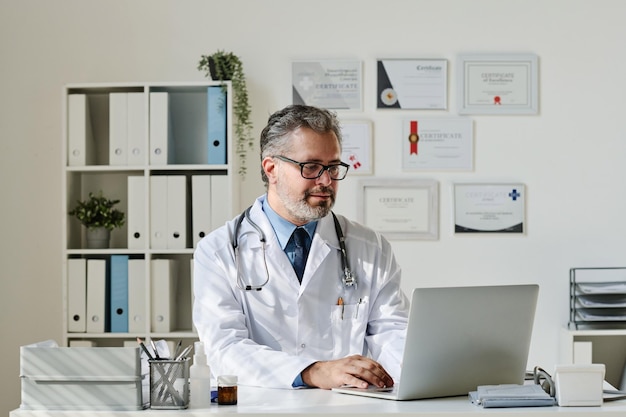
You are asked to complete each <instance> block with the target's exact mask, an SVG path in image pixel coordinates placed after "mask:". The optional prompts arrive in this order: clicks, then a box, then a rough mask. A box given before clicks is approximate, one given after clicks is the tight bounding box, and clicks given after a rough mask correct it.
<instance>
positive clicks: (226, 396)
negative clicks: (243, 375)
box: [217, 375, 237, 405]
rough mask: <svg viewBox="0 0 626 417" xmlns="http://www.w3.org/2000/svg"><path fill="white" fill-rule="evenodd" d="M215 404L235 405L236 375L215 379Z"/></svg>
mask: <svg viewBox="0 0 626 417" xmlns="http://www.w3.org/2000/svg"><path fill="white" fill-rule="evenodd" d="M217 403H218V404H219V405H235V404H237V375H220V376H218V377H217Z"/></svg>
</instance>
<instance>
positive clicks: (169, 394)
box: [148, 358, 190, 410]
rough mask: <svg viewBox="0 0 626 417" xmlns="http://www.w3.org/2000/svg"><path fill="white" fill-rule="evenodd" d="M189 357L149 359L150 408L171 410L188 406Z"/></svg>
mask: <svg viewBox="0 0 626 417" xmlns="http://www.w3.org/2000/svg"><path fill="white" fill-rule="evenodd" d="M189 362H190V359H189V358H185V359H181V360H157V359H154V360H149V361H148V363H149V364H150V408H154V409H162V410H173V409H182V408H187V407H189Z"/></svg>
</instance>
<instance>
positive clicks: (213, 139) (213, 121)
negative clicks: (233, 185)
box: [207, 85, 226, 164]
mask: <svg viewBox="0 0 626 417" xmlns="http://www.w3.org/2000/svg"><path fill="white" fill-rule="evenodd" d="M207 108H208V112H207V113H208V114H207V117H208V119H207V123H208V141H209V143H208V153H209V155H208V162H209V164H226V92H224V91H222V87H220V86H218V85H216V86H211V87H208V88H207Z"/></svg>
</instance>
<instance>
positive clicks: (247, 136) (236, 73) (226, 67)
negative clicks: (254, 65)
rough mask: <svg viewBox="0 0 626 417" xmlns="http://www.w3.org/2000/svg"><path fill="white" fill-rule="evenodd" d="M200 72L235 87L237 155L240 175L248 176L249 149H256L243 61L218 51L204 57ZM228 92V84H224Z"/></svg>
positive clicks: (234, 111)
mask: <svg viewBox="0 0 626 417" xmlns="http://www.w3.org/2000/svg"><path fill="white" fill-rule="evenodd" d="M198 70H200V71H204V72H205V75H206V76H207V77H211V79H212V80H214V81H220V82H222V81H231V84H232V87H233V113H234V116H235V120H234V125H235V137H236V139H237V143H236V146H235V153H236V154H237V156H238V157H239V175H241V176H242V177H245V175H246V156H247V154H246V153H247V151H248V149H251V148H253V147H254V138H253V137H252V121H251V120H250V115H251V110H250V104H249V102H248V89H247V86H246V76H245V74H244V72H243V64H242V62H241V59H239V57H238V56H237V55H235V54H233V53H232V52H225V51H222V50H218V51H217V52H215V53H213V54H211V55H202V56H201V58H200V62H199V63H198ZM222 90H223V91H224V92H226V84H223V83H222Z"/></svg>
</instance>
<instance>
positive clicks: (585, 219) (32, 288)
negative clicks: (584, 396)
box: [0, 0, 626, 414]
mask: <svg viewBox="0 0 626 417" xmlns="http://www.w3.org/2000/svg"><path fill="white" fill-rule="evenodd" d="M625 13H626V3H624V2H622V1H620V0H602V1H585V0H552V1H549V2H548V1H543V0H474V1H468V0H387V1H376V0H358V1H356V0H355V1H347V0H344V1H336V0H317V1H313V2H304V1H297V0H296V1H293V0H231V1H226V0H224V1H218V0H196V1H191V0H183V1H179V0H177V1H174V0H171V1H167V0H134V1H128V0H127V1H114V2H112V1H107V2H105V1H94V0H90V1H89V0H64V1H55V2H50V1H47V0H23V1H3V2H1V3H0V53H1V55H0V87H1V88H0V92H1V94H0V195H1V196H2V220H1V223H0V224H1V225H2V228H1V231H2V240H1V241H0V242H1V243H0V265H1V266H2V269H1V272H0V306H1V307H0V308H1V310H0V313H1V314H0V331H1V332H2V333H1V334H2V341H3V343H2V344H1V345H0V369H2V371H3V372H2V374H3V378H2V380H0V408H2V410H0V413H1V412H5V414H6V412H8V410H10V409H13V408H16V407H17V406H18V405H19V401H20V399H19V378H18V375H19V349H18V347H19V346H20V345H23V344H27V343H31V342H35V341H39V340H44V339H56V340H60V338H61V320H63V317H62V306H61V296H62V294H61V276H60V275H61V258H60V255H61V241H60V239H61V230H60V221H59V219H60V216H63V215H64V214H63V213H64V210H65V208H64V207H63V204H62V202H61V198H60V195H59V191H60V189H61V179H62V175H61V166H62V164H63V160H62V155H61V143H60V140H61V91H62V86H63V85H64V84H66V83H79V82H124V81H144V80H147V81H188V80H189V81H194V80H195V81H199V80H202V79H204V77H203V74H201V73H200V72H198V71H197V70H196V65H197V61H198V59H199V57H200V55H201V54H206V53H210V52H213V51H214V50H216V49H226V50H232V51H235V52H236V53H237V54H239V55H240V56H241V58H242V59H243V61H244V64H245V69H246V72H247V75H248V82H249V88H250V96H251V100H252V106H253V118H254V124H255V131H256V132H257V134H258V131H259V130H260V129H261V127H262V126H263V124H264V122H265V120H266V119H267V116H268V115H269V114H270V113H271V112H273V111H274V110H277V109H278V108H280V107H282V106H284V105H286V104H289V103H290V100H291V96H290V93H291V89H290V83H289V80H290V62H291V60H294V59H325V58H348V59H358V60H362V61H363V63H364V79H365V82H364V96H365V103H364V111H363V112H362V113H354V112H353V113H348V114H345V113H342V114H341V116H342V117H344V116H345V117H351V118H354V117H363V118H368V119H370V120H372V122H373V123H374V127H375V147H374V148H375V149H374V151H375V173H376V176H379V177H403V178H404V177H411V178H413V177H427V178H435V179H437V180H438V181H439V182H440V192H441V198H440V216H441V222H440V228H441V233H440V238H439V240H437V241H434V242H429V241H409V242H400V241H394V242H393V246H394V249H395V250H396V254H397V257H398V260H399V262H400V263H401V265H402V266H403V270H404V279H405V281H404V287H405V289H406V290H407V291H409V290H410V288H412V287H414V286H435V285H446V286H447V285H458V284H470V285H473V284H485V283H520V282H536V283H539V284H540V285H541V295H540V300H539V306H538V317H537V320H536V323H535V331H534V335H533V342H532V346H531V355H530V361H529V363H530V364H531V365H534V364H540V365H542V366H544V367H547V368H550V367H552V366H553V364H555V363H557V362H558V361H559V350H560V347H559V332H560V329H562V328H563V327H564V326H565V325H566V323H567V319H568V304H567V302H568V301H567V300H568V299H567V297H568V270H569V268H570V267H574V266H616V265H622V264H623V263H624V262H623V259H622V258H623V256H624V253H623V252H624V244H625V239H626V238H625V236H626V233H625V232H626V230H625V229H626V222H625V221H624V214H623V213H625V212H626V197H625V196H624V192H623V191H624V189H625V184H624V182H625V178H626V176H625V175H624V165H623V160H624V159H625V158H624V157H625V156H626V140H625V139H626V138H625V135H624V130H625V129H624V127H623V120H624V116H623V114H624V99H623V97H624V93H625V90H626V80H625V79H626V76H625V74H626V71H625V69H626V56H625V54H626V52H625V49H624V47H623V40H624V39H625V36H626V27H625V26H624V24H623V16H624V14H625ZM466 52H523V53H535V54H537V55H538V56H539V59H540V64H539V73H540V113H539V114H538V115H533V116H475V117H473V119H474V121H475V155H476V156H475V170H474V172H466V173H449V172H433V173H424V174H416V175H414V174H407V173H403V172H401V169H400V151H399V150H400V144H401V141H402V140H403V139H402V135H401V132H400V128H399V126H398V120H401V119H402V118H404V117H407V116H408V117H410V116H409V115H413V114H418V115H455V114H456V112H455V109H456V99H455V92H456V88H457V83H456V80H455V78H454V73H455V70H456V56H457V54H459V53H466ZM429 57H432V58H444V59H447V60H448V62H449V72H450V81H449V92H450V94H449V109H450V110H449V111H447V112H441V111H434V112H410V111H384V112H383V111H376V110H375V101H374V90H375V75H376V74H375V69H376V67H375V61H376V59H377V58H429ZM255 152H256V151H255ZM250 161H251V162H253V163H254V164H256V161H257V159H256V156H254V155H253V156H252V157H251V158H250ZM256 172H257V168H256V165H254V166H252V167H251V168H250V169H249V173H250V174H249V175H248V178H247V180H246V181H245V182H244V184H243V186H244V187H243V192H242V201H243V204H245V203H247V202H249V201H252V199H253V198H254V197H255V196H256V195H257V194H260V193H261V192H262V191H263V188H262V186H261V183H260V181H259V180H258V179H257V175H256ZM457 181H490V182H499V181H514V182H522V183H524V184H526V187H527V226H528V228H527V233H526V234H525V235H524V236H480V237H459V236H455V235H454V234H453V232H452V214H451V206H452V198H451V186H452V184H453V183H454V182H457ZM356 184H357V182H356V180H355V179H349V180H347V181H345V182H344V183H343V184H342V187H341V188H342V189H341V192H340V198H339V202H338V204H337V211H339V212H342V213H344V214H346V215H348V216H350V217H355V216H356V213H357V208H356V205H355V201H356V197H357V186H356Z"/></svg>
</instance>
